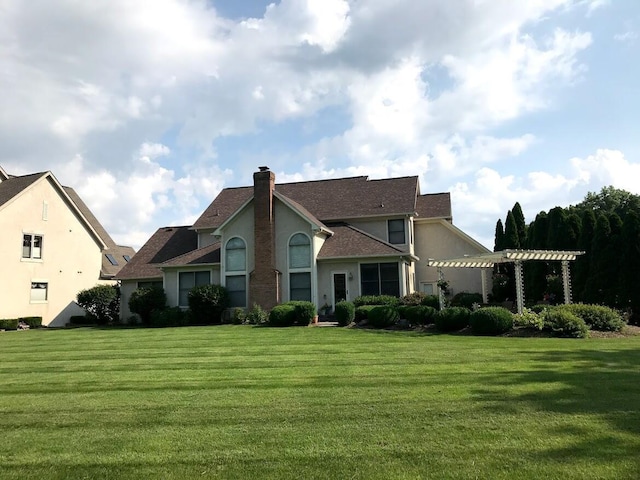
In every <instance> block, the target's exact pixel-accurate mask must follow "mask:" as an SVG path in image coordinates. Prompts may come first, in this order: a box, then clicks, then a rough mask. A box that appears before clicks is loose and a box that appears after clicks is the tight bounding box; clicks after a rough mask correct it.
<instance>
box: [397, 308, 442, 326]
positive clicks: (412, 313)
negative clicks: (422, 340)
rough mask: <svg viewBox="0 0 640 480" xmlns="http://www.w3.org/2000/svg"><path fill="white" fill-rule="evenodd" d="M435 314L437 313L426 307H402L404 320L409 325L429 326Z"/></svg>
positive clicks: (433, 309)
mask: <svg viewBox="0 0 640 480" xmlns="http://www.w3.org/2000/svg"><path fill="white" fill-rule="evenodd" d="M436 313H438V311H437V310H436V309H435V308H433V307H429V306H427V305H412V306H406V307H404V318H406V319H407V320H408V321H409V323H410V324H411V325H429V324H430V323H433V321H434V318H435V315H436Z"/></svg>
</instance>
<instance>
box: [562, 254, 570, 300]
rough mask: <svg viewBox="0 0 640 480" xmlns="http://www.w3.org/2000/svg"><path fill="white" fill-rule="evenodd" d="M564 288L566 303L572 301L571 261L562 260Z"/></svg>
mask: <svg viewBox="0 0 640 480" xmlns="http://www.w3.org/2000/svg"><path fill="white" fill-rule="evenodd" d="M562 290H563V292H564V303H565V304H566V305H568V304H570V303H571V276H570V275H569V262H568V261H567V260H563V261H562Z"/></svg>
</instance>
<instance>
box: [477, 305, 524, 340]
mask: <svg viewBox="0 0 640 480" xmlns="http://www.w3.org/2000/svg"><path fill="white" fill-rule="evenodd" d="M469 325H471V330H472V331H473V333H476V334H478V335H500V334H501V333H505V332H508V331H509V330H511V329H512V328H513V314H512V313H511V312H510V311H509V310H507V309H506V308H503V307H486V308H480V309H478V310H476V311H475V312H472V313H471V315H470V316H469Z"/></svg>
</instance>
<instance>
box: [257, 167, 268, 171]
mask: <svg viewBox="0 0 640 480" xmlns="http://www.w3.org/2000/svg"><path fill="white" fill-rule="evenodd" d="M258 168H259V169H260V171H261V172H268V171H269V167H258Z"/></svg>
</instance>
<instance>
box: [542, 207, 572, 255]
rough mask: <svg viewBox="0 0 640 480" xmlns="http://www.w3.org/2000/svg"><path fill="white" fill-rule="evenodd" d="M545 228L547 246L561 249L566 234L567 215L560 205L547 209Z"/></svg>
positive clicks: (550, 248)
mask: <svg viewBox="0 0 640 480" xmlns="http://www.w3.org/2000/svg"><path fill="white" fill-rule="evenodd" d="M548 218H549V220H548V228H547V247H546V248H548V249H549V250H562V249H563V248H562V247H563V246H564V238H565V235H566V234H567V226H566V223H567V217H566V214H565V212H564V209H563V208H562V207H554V208H552V209H551V210H549V217H548Z"/></svg>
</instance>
